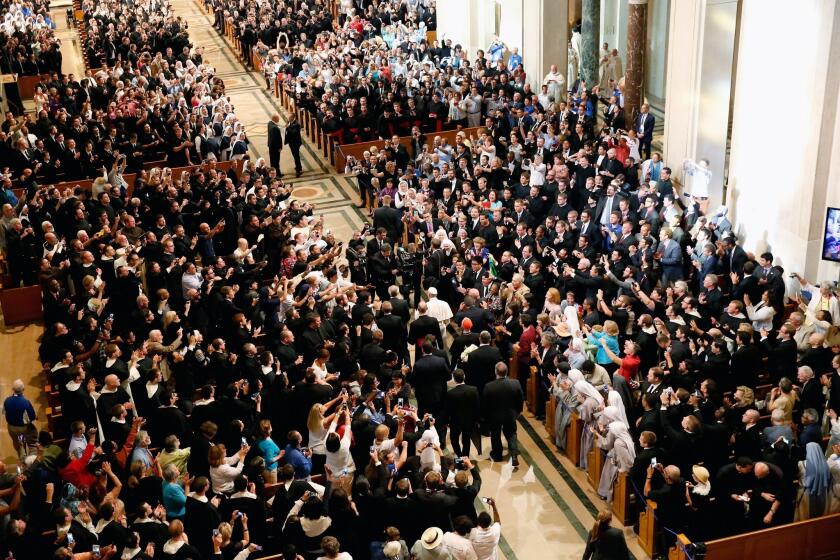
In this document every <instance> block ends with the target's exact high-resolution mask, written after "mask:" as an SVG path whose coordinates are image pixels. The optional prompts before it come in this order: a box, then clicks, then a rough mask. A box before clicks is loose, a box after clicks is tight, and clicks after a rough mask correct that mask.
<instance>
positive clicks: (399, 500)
mask: <svg viewBox="0 0 840 560" xmlns="http://www.w3.org/2000/svg"><path fill="white" fill-rule="evenodd" d="M394 486H396V494H395V495H393V496H391V497H389V498H386V499H385V511H384V514H383V515H385V516H386V517H385V519H388V523H389V524H390V525H393V526H394V527H396V528H397V529H399V530H400V536H401V537H403V538H405V539H406V542H411V541H415V542H416V541H417V539H419V538H420V534H421V533H422V531H423V529H424V528H425V525H422V524H421V523H420V520H419V514H420V507H419V505H418V504H417V500H415V499H414V497H413V496H411V495H410V494H409V490H410V488H411V484H410V483H409V479H408V478H401V479H399V480H398V481H397V482H396V484H395V485H394ZM382 491H383V490H380V492H382ZM275 519H276V516H275Z"/></svg>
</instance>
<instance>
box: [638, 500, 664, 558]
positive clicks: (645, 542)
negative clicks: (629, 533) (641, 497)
mask: <svg viewBox="0 0 840 560" xmlns="http://www.w3.org/2000/svg"><path fill="white" fill-rule="evenodd" d="M639 546H640V547H642V550H644V551H645V554H647V555H648V556H650V557H653V556H654V554H655V553H656V552H657V551H658V550H659V526H658V524H657V521H656V502H654V501H653V500H648V501H647V506H646V507H645V511H643V512H642V513H641V514H639Z"/></svg>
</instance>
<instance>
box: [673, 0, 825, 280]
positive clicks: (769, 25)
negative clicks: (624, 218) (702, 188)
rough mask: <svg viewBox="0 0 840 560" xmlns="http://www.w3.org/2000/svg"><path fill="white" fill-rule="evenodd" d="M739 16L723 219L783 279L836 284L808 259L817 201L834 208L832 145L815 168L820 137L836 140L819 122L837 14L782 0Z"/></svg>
mask: <svg viewBox="0 0 840 560" xmlns="http://www.w3.org/2000/svg"><path fill="white" fill-rule="evenodd" d="M741 14H742V15H741V27H740V37H739V44H738V60H737V78H736V89H735V99H734V104H733V126H732V141H731V159H730V163H729V186H728V193H727V199H728V203H729V206H730V209H731V210H730V216H731V217H732V218H733V223H735V224H736V228H737V230H738V231H739V234H740V236H741V239H742V240H743V243H744V247H745V249H747V250H748V251H756V252H758V251H763V250H765V249H767V248H769V249H770V250H771V251H772V252H773V254H774V255H775V256H776V257H777V263H778V264H781V265H782V266H784V267H785V269H786V270H787V271H805V273H806V275H808V276H809V277H810V278H812V279H814V278H815V276H819V278H818V279H829V278H831V279H836V278H837V272H838V270H840V268H838V267H837V265H821V264H819V262H818V259H815V258H814V256H813V255H814V251H816V254H817V255H818V254H819V251H820V243H821V240H820V236H819V235H818V234H819V232H820V231H821V229H822V222H823V219H824V213H825V202H827V201H828V202H830V201H831V200H834V201H836V202H837V203H840V187H837V186H835V187H833V188H832V189H831V190H830V191H827V190H826V185H827V183H828V178H829V172H830V174H831V177H832V178H833V180H834V183H835V185H836V183H837V181H838V180H840V169H838V167H840V162H838V161H836V160H840V155H838V151H840V141H838V142H837V143H836V144H834V150H833V154H832V150H830V147H829V151H828V152H827V153H826V146H825V145H823V146H822V152H823V157H822V159H823V161H818V154H820V153H821V149H820V147H821V146H820V144H821V139H822V140H826V139H828V141H829V143H830V141H831V140H832V139H836V138H838V134H837V133H838V131H837V126H836V123H834V122H831V123H829V124H828V125H827V126H826V128H825V129H824V128H823V126H824V123H823V118H824V115H825V114H826V109H827V107H828V109H829V111H828V112H829V113H833V112H834V111H833V110H832V107H833V108H836V97H837V94H838V91H837V90H836V89H834V90H833V91H830V92H827V91H826V86H827V83H829V82H827V77H828V75H829V70H831V71H832V72H833V75H832V76H833V77H832V80H833V81H835V82H836V73H837V72H838V71H840V70H838V68H837V63H836V58H835V61H834V63H833V66H830V65H829V59H830V51H831V48H832V43H831V34H832V30H833V29H834V30H835V33H836V32H837V31H836V30H840V25H838V23H837V20H838V16H839V15H840V9H838V6H836V5H835V2H834V1H833V0H808V1H806V2H797V3H796V5H795V6H793V5H791V3H790V2H788V1H786V0H743V2H742V12H741ZM792 30H801V32H796V33H792ZM836 43H837V41H835V45H834V46H835V50H836V47H837V46H838V45H836ZM835 56H836V53H835ZM827 94H828V95H827ZM669 101H670V99H669ZM827 102H828V103H827ZM832 104H833V105H832ZM701 118H702V116H701ZM829 146H830V144H829ZM831 159H833V160H835V161H830V160H831ZM829 163H830V166H829ZM818 164H820V165H822V167H823V168H824V169H819V168H818ZM829 167H830V168H829ZM827 192H830V194H831V196H830V197H828V198H827V197H826V194H827ZM806 264H807V267H806Z"/></svg>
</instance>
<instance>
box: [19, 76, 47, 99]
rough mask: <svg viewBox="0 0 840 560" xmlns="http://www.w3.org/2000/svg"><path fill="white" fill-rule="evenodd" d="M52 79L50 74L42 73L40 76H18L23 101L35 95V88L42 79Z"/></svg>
mask: <svg viewBox="0 0 840 560" xmlns="http://www.w3.org/2000/svg"><path fill="white" fill-rule="evenodd" d="M49 79H50V75H49V74H41V75H40V76H18V78H17V87H18V93H19V94H20V99H21V101H28V100H30V99H33V98H34V97H35V88H37V87H38V84H40V83H41V81H42V80H44V81H46V80H49Z"/></svg>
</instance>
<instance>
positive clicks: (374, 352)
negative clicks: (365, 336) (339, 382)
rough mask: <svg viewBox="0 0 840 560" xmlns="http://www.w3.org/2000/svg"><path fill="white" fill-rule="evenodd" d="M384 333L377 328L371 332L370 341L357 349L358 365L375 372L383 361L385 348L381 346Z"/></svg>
mask: <svg viewBox="0 0 840 560" xmlns="http://www.w3.org/2000/svg"><path fill="white" fill-rule="evenodd" d="M384 336H385V335H384V333H383V332H382V331H381V330H378V331H376V332H374V333H373V335H372V338H371V341H370V342H368V343H367V344H365V345H364V346H362V348H361V350H359V356H358V358H359V367H361V368H362V369H364V370H365V371H370V372H377V371H379V367H380V366H381V365H382V364H384V363H385V354H386V350H385V349H384V348H383V347H382V341H383V340H384Z"/></svg>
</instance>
